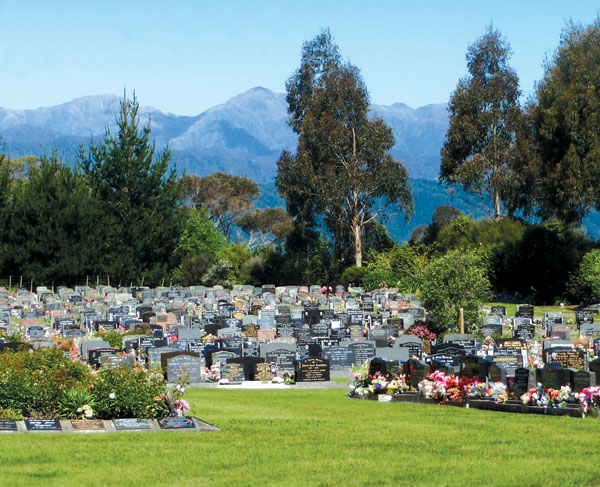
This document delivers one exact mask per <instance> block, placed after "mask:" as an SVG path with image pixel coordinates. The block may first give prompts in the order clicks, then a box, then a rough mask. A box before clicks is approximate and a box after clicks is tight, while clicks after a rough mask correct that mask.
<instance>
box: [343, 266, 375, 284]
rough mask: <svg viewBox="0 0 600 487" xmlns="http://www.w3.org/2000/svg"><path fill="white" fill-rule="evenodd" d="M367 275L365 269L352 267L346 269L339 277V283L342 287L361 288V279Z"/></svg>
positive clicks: (367, 270) (367, 272)
mask: <svg viewBox="0 0 600 487" xmlns="http://www.w3.org/2000/svg"><path fill="white" fill-rule="evenodd" d="M367 274H369V269H368V268H367V267H357V266H352V267H348V268H347V269H346V270H344V272H342V275H341V276H340V282H341V283H342V284H343V285H344V286H350V285H352V286H359V287H360V286H362V285H363V279H364V278H365V277H366V276H367Z"/></svg>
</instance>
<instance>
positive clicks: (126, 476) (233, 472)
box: [0, 389, 600, 487]
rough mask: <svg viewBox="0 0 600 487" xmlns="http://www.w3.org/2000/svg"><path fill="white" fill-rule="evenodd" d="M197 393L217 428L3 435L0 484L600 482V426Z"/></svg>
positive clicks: (311, 396) (285, 395)
mask: <svg viewBox="0 0 600 487" xmlns="http://www.w3.org/2000/svg"><path fill="white" fill-rule="evenodd" d="M344 394H345V393H344V391H343V390H296V391H294V390H291V391H290V390H283V391H264V390H261V391H243V390H212V389H211V390H207V389H193V390H190V391H189V394H187V396H188V399H189V400H190V401H191V403H192V406H193V411H192V412H193V414H194V415H196V416H198V417H200V418H201V419H203V420H205V421H207V422H209V423H212V424H214V425H216V426H218V427H219V428H221V429H222V432H220V433H172V432H160V433H152V434H147V433H117V434H105V435H102V434H94V435H91V434H89V435H75V434H71V435H43V434H20V435H2V436H0V465H1V473H0V485H2V486H3V487H9V486H16V485H23V486H38V485H39V486H61V487H70V486H73V487H74V486H111V485H127V486H129V485H135V486H136V487H150V486H157V487H158V486H160V487H165V486H194V487H196V486H269V487H271V486H282V487H291V486H302V487H307V486H311V487H312V486H339V487H343V486H425V485H431V486H437V487H439V486H465V485H486V486H500V485H502V486H507V485H509V486H511V485H526V486H528V487H531V486H537V485H540V486H542V485H543V486H564V485H582V486H584V485H585V486H592V485H600V477H599V476H598V463H599V460H600V454H599V453H598V448H597V440H598V435H599V434H600V421H597V420H593V419H583V420H582V419H573V418H565V417H545V416H534V415H531V416H529V415H516V414H512V415H511V414H508V413H496V412H487V411H479V410H474V409H459V408H452V407H443V406H432V405H421V404H401V403H378V402H375V401H360V400H353V399H347V398H346V397H345V396H344Z"/></svg>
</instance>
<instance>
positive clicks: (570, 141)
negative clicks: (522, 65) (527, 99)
mask: <svg viewBox="0 0 600 487" xmlns="http://www.w3.org/2000/svg"><path fill="white" fill-rule="evenodd" d="M598 66H600V19H597V20H596V21H594V22H593V23H592V24H591V25H590V26H587V27H582V26H576V25H573V24H571V25H569V26H568V27H567V29H565V31H564V32H563V34H562V37H561V42H560V46H559V48H558V50H557V51H556V53H555V54H554V57H553V58H552V59H551V61H550V62H549V63H547V65H546V69H545V74H544V79H543V80H542V81H541V82H540V83H539V85H538V86H537V90H536V100H535V103H534V104H533V106H531V107H530V112H531V117H530V121H531V126H532V128H531V131H532V134H533V139H534V143H535V149H536V152H537V156H538V157H537V158H532V159H530V160H529V161H526V162H527V164H526V169H528V170H531V171H533V173H534V175H535V179H536V180H537V182H538V188H537V191H536V192H535V195H534V197H535V204H536V205H537V207H538V214H539V215H540V216H541V217H542V218H543V219H544V220H547V219H549V218H551V217H553V216H556V217H557V218H559V219H561V220H562V221H563V222H565V223H572V222H580V221H581V219H582V218H583V217H584V216H585V215H586V214H587V213H588V212H589V210H590V209H591V208H593V207H595V208H596V209H600V163H599V162H600V138H599V137H598V133H600V69H599V68H598Z"/></svg>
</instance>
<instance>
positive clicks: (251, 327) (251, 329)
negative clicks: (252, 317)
mask: <svg viewBox="0 0 600 487" xmlns="http://www.w3.org/2000/svg"><path fill="white" fill-rule="evenodd" d="M258 330H259V327H258V325H257V324H255V323H248V324H247V325H244V326H243V327H242V331H243V333H244V335H246V336H247V337H248V338H256V337H257V335H258Z"/></svg>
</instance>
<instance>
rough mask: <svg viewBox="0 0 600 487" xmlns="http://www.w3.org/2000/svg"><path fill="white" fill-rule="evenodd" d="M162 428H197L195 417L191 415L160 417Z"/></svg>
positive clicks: (159, 423) (159, 421)
mask: <svg viewBox="0 0 600 487" xmlns="http://www.w3.org/2000/svg"><path fill="white" fill-rule="evenodd" d="M158 425H159V426H160V429H164V430H181V429H195V428H196V425H195V424H194V418H192V417H191V416H170V417H168V418H160V419H159V420H158Z"/></svg>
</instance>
